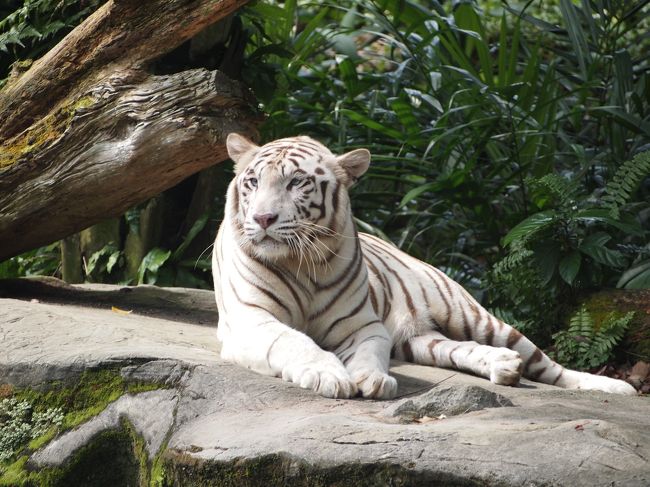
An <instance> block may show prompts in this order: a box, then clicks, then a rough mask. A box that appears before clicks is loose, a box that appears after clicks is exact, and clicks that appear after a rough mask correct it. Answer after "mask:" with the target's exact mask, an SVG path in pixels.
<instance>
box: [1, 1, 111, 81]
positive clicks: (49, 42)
mask: <svg viewBox="0 0 650 487" xmlns="http://www.w3.org/2000/svg"><path fill="white" fill-rule="evenodd" d="M104 1H105V0H26V1H24V2H19V1H16V0H8V1H6V2H4V5H3V6H1V7H0V53H2V57H0V87H2V85H3V84H4V83H5V82H6V78H7V77H8V75H9V68H10V66H11V64H12V63H14V62H16V61H23V63H24V61H25V60H35V59H37V58H39V57H40V56H42V55H43V54H44V53H45V52H47V51H48V50H49V49H51V48H52V47H53V46H54V45H55V44H56V43H57V42H58V41H59V40H61V38H62V37H63V36H64V35H65V34H67V33H68V32H70V30H72V28H73V27H75V26H76V25H77V24H79V22H81V21H82V20H83V19H84V18H85V17H87V16H88V15H90V14H91V13H92V12H93V11H94V10H96V9H97V7H98V6H99V5H101V4H102V3H104ZM29 64H30V62H29V61H28V62H27V65H26V66H25V67H29ZM16 68H18V69H20V68H21V66H16Z"/></svg>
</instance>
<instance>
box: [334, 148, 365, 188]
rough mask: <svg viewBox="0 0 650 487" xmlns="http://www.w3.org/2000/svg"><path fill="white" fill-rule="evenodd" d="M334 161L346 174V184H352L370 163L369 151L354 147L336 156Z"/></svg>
mask: <svg viewBox="0 0 650 487" xmlns="http://www.w3.org/2000/svg"><path fill="white" fill-rule="evenodd" d="M336 162H337V163H338V164H339V166H341V167H342V168H343V169H345V172H346V173H347V175H348V186H352V185H353V184H354V183H355V182H357V180H358V179H359V178H360V177H361V176H363V174H364V173H365V172H366V171H367V170H368V166H369V165H370V152H369V151H368V150H367V149H355V150H353V151H350V152H347V153H345V154H343V155H341V156H338V157H337V158H336Z"/></svg>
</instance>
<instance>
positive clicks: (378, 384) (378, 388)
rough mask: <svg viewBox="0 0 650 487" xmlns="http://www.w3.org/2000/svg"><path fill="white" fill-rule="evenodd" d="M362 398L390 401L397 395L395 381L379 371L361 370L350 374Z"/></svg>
mask: <svg viewBox="0 0 650 487" xmlns="http://www.w3.org/2000/svg"><path fill="white" fill-rule="evenodd" d="M352 380H353V381H354V382H355V383H356V384H357V387H358V388H359V390H360V391H361V395H362V396H363V397H370V398H374V399H392V398H393V397H395V394H396V393H397V381H396V380H395V378H394V377H391V376H390V375H388V374H386V373H385V372H381V371H380V370H371V369H362V370H358V371H355V372H353V373H352Z"/></svg>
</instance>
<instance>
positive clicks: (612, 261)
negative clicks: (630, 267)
mask: <svg viewBox="0 0 650 487" xmlns="http://www.w3.org/2000/svg"><path fill="white" fill-rule="evenodd" d="M580 251H581V252H582V253H584V254H586V255H588V256H589V257H591V258H592V259H594V260H595V261H596V262H599V263H601V264H603V265H606V266H608V267H615V268H620V267H625V265H627V259H626V258H625V256H624V255H623V254H621V253H620V252H619V251H617V250H612V249H608V248H607V247H605V246H604V245H599V244H589V243H587V244H585V243H583V244H582V245H580Z"/></svg>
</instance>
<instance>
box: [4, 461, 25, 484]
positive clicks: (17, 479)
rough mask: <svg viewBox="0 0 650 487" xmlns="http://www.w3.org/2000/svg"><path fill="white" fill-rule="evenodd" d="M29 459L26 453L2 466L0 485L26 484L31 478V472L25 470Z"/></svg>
mask: <svg viewBox="0 0 650 487" xmlns="http://www.w3.org/2000/svg"><path fill="white" fill-rule="evenodd" d="M28 459H29V457H28V456H27V455H25V456H22V457H20V458H18V459H17V460H16V461H14V462H13V463H10V464H7V465H6V466H2V467H0V486H3V487H4V486H12V487H14V486H17V485H25V483H26V482H27V480H28V478H29V472H27V471H26V470H25V464H26V463H27V460H28Z"/></svg>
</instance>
